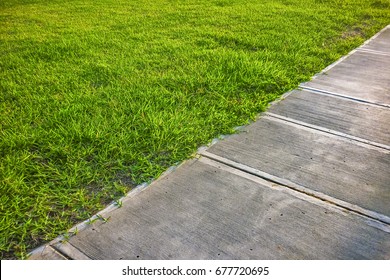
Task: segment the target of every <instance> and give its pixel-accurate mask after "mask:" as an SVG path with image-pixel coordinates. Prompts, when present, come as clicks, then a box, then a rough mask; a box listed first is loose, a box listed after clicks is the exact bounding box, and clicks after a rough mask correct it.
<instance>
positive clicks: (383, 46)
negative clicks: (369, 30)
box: [362, 28, 390, 55]
mask: <svg viewBox="0 0 390 280" xmlns="http://www.w3.org/2000/svg"><path fill="white" fill-rule="evenodd" d="M362 49H363V50H368V51H374V52H383V53H386V54H389V55H390V28H387V29H385V30H384V31H383V32H381V33H380V34H379V35H378V36H377V37H376V38H374V39H373V40H372V41H371V42H369V43H368V44H366V45H364V46H363V47H362Z"/></svg>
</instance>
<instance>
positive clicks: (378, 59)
mask: <svg viewBox="0 0 390 280" xmlns="http://www.w3.org/2000/svg"><path fill="white" fill-rule="evenodd" d="M302 86H303V87H310V88H315V89H319V90H323V91H329V92H332V93H336V94H341V95H346V96H349V97H353V98H358V99H362V100H366V101H369V102H374V103H378V104H384V105H386V106H388V107H389V106H390V56H385V55H379V54H373V53H366V52H355V53H354V54H353V55H351V56H349V57H347V58H346V59H345V60H343V61H342V62H340V63H338V64H337V65H335V66H334V67H332V68H330V69H329V70H328V71H326V72H325V74H321V75H318V76H316V77H315V78H314V79H313V80H312V81H310V82H307V83H305V84H303V85H302Z"/></svg>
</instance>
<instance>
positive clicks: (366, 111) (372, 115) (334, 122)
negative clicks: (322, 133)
mask: <svg viewBox="0 0 390 280" xmlns="http://www.w3.org/2000/svg"><path fill="white" fill-rule="evenodd" d="M269 112H271V113H274V114H277V115H280V116H283V117H287V118H291V119H294V120H297V121H301V122H304V123H307V124H311V125H316V126H320V127H323V128H326V129H331V130H334V131H338V132H341V133H345V134H349V135H351V136H355V137H359V138H362V139H367V140H369V141H372V142H377V143H379V144H384V145H387V146H390V137H389V122H390V110H389V109H388V108H384V107H382V106H375V105H373V104H369V103H362V102H356V101H352V100H350V99H345V98H338V97H334V96H330V95H327V94H320V93H315V92H310V91H306V90H294V91H293V92H291V94H290V95H289V96H288V98H286V99H284V100H282V101H280V102H278V103H277V104H275V105H274V106H272V107H271V108H270V109H269Z"/></svg>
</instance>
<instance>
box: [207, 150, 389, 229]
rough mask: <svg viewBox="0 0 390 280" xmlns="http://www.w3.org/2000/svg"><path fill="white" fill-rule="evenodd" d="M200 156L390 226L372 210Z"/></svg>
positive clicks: (215, 157)
mask: <svg viewBox="0 0 390 280" xmlns="http://www.w3.org/2000/svg"><path fill="white" fill-rule="evenodd" d="M200 155H202V156H204V157H207V158H209V159H212V160H214V161H217V162H220V163H223V164H225V165H227V166H230V167H232V168H235V169H238V170H241V171H243V172H246V173H249V174H252V175H255V176H257V177H260V178H263V179H265V180H267V181H271V182H274V183H277V184H279V185H281V186H284V187H287V188H289V189H291V190H294V191H297V192H299V193H303V194H305V195H308V196H310V197H315V198H316V199H319V200H322V201H326V202H328V203H330V204H333V205H336V206H338V207H341V208H343V209H346V210H348V211H351V212H353V213H355V214H358V215H361V216H365V217H368V218H370V219H374V220H376V221H379V222H382V223H384V224H386V225H390V217H388V216H386V215H383V214H380V213H377V212H375V211H372V210H368V209H365V208H362V207H360V206H357V205H354V204H351V203H348V202H346V201H343V200H340V199H337V198H334V197H332V196H329V195H326V194H324V193H321V192H318V191H314V190H311V189H308V188H306V187H304V186H302V185H299V184H296V183H293V182H291V181H289V180H287V179H282V178H280V177H277V176H274V175H271V174H269V173H266V172H263V171H260V170H258V169H255V168H252V167H249V166H247V165H244V164H241V163H238V162H235V161H232V160H229V159H226V158H224V157H221V156H218V155H215V154H212V153H209V152H207V151H202V152H200Z"/></svg>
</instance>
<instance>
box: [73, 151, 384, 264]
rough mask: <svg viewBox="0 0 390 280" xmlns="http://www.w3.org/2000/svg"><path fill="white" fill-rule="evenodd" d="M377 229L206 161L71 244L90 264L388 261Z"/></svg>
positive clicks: (196, 163)
mask: <svg viewBox="0 0 390 280" xmlns="http://www.w3.org/2000/svg"><path fill="white" fill-rule="evenodd" d="M375 224H376V222H375V221H372V220H369V219H366V218H364V217H360V216H358V215H355V214H352V213H348V212H343V211H342V210H340V209H337V208H332V207H328V206H326V204H324V205H320V204H315V203H312V202H309V201H307V200H306V199H305V198H301V197H296V196H294V195H292V194H291V193H290V192H289V191H288V190H286V189H285V188H281V187H278V186H277V185H275V184H271V183H269V182H266V181H263V180H261V179H259V178H257V177H255V176H250V175H248V174H245V173H243V172H239V171H237V170H235V169H233V168H229V167H226V166H224V165H222V164H218V163H215V162H213V161H211V160H208V159H204V158H202V159H200V160H192V161H190V162H187V163H186V164H185V165H184V166H182V167H181V168H179V169H178V170H177V171H176V172H174V173H173V174H171V175H169V176H167V177H165V178H163V179H161V180H159V181H158V182H156V184H154V185H152V186H150V187H149V188H148V189H146V190H145V191H143V192H142V193H141V194H139V195H138V196H137V197H134V198H133V199H131V200H130V201H128V203H126V205H124V206H123V207H122V208H120V209H118V210H116V211H115V212H113V213H112V215H111V218H110V220H109V222H107V223H104V224H101V223H100V224H96V225H92V226H91V227H90V228H88V229H87V230H84V231H82V232H81V233H79V234H78V235H77V236H75V237H73V238H72V239H71V240H70V243H71V244H72V245H73V246H75V247H77V248H78V249H79V250H80V251H82V252H83V253H84V254H86V255H88V256H89V257H91V258H92V259H366V258H368V259H383V258H390V235H389V233H388V232H386V231H384V230H389V229H390V228H389V227H386V226H385V227H383V228H382V229H381V225H380V223H378V224H376V225H375Z"/></svg>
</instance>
